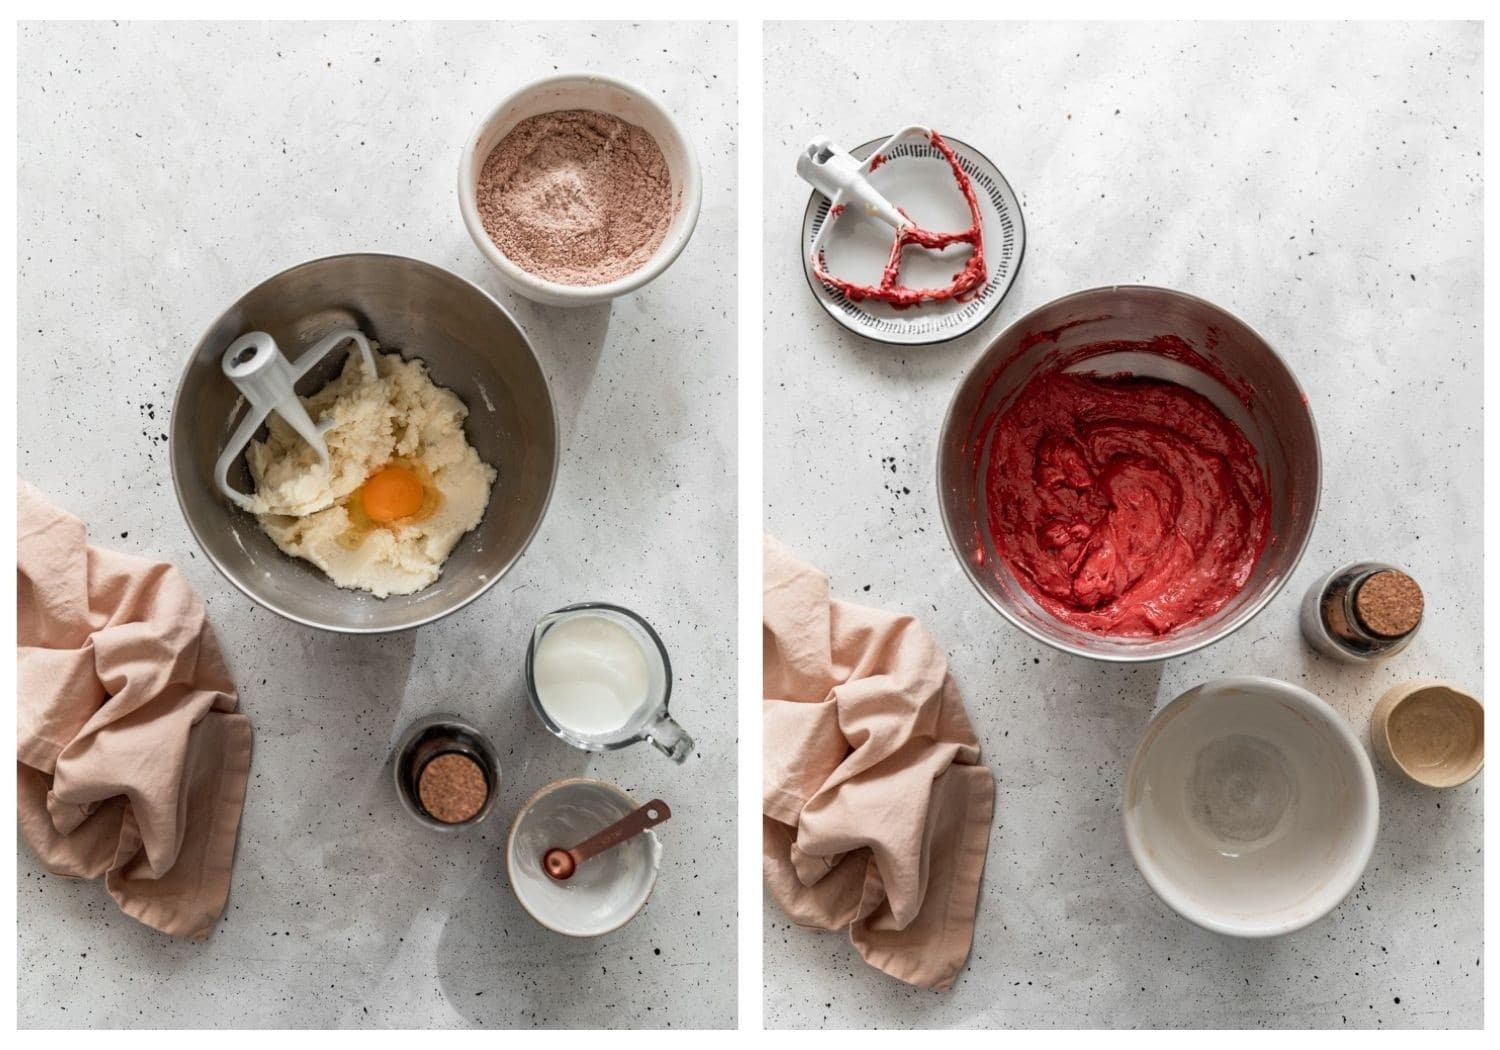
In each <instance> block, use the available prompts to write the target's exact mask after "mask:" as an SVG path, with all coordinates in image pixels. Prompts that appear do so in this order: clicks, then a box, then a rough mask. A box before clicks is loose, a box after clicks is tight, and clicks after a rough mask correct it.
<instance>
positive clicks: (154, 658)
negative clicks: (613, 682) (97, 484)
mask: <svg viewBox="0 0 1500 1050" xmlns="http://www.w3.org/2000/svg"><path fill="white" fill-rule="evenodd" d="M17 503H18V517H19V520H18V528H17V534H16V563H17V570H18V573H17V578H16V634H17V664H18V677H19V683H18V684H19V695H18V702H17V711H16V757H17V759H18V762H17V779H16V809H17V822H18V824H19V825H20V830H21V834H22V836H23V837H24V838H25V840H26V843H27V845H29V846H30V847H31V849H32V852H34V853H35V854H36V855H37V858H38V859H39V860H40V861H41V862H42V865H43V866H44V867H45V868H46V869H47V870H48V871H50V872H53V873H54V874H57V875H67V876H72V877H76V878H86V879H93V878H98V877H100V876H101V875H102V876H103V877H104V883H105V887H106V888H107V889H108V891H109V894H110V896H112V897H113V898H114V899H115V902H116V903H117V904H119V906H120V910H121V911H123V912H124V913H125V914H126V915H129V916H130V917H131V918H133V919H137V920H139V921H140V922H143V923H145V924H146V925H147V926H151V927H153V928H155V929H158V930H161V931H162V932H163V933H167V934H171V935H173V936H176V937H191V938H194V939H201V938H204V937H207V936H208V934H209V932H210V930H212V928H213V925H214V922H215V921H216V920H217V919H218V917H219V915H220V914H222V913H223V911H224V902H225V900H226V899H227V898H228V895H229V876H230V868H231V866H232V865H233V862H234V844H235V835H236V833H237V831H238V829H239V823H240V810H241V808H242V807H243V805H244V801H245V783H246V781H247V780H248V779H249V775H250V743H251V733H250V720H249V719H248V718H246V717H245V716H244V715H242V714H239V713H237V712H236V707H237V706H238V702H239V701H238V699H237V697H236V695H235V691H234V684H233V683H232V682H231V681H230V680H229V673H228V671H227V670H226V669H225V666H224V660H223V657H222V656H221V655H220V653H219V646H218V643H217V642H216V641H215V640H214V635H213V629H212V628H211V627H210V626H209V623H208V619H207V617H206V615H205V614H204V611H203V603H202V602H200V601H199V600H198V597H197V595H195V594H194V593H193V591H192V589H191V588H189V587H188V585H187V582H186V580H184V579H183V577H182V574H181V573H180V572H178V571H177V569H176V568H174V567H173V566H171V565H167V564H164V563H161V562H151V561H147V560H145V559H144V558H137V557H132V556H130V555H126V554H119V553H117V552H114V551H106V550H101V549H99V548H98V547H90V546H89V545H88V544H87V542H86V537H85V533H84V527H83V523H82V522H81V521H79V520H78V519H77V518H75V517H73V516H72V515H70V514H67V513H65V512H64V511H62V510H59V509H58V508H57V507H54V506H53V505H52V504H51V503H49V502H48V501H47V499H46V497H44V496H43V495H42V494H41V493H40V492H39V491H37V489H36V488H35V487H33V486H32V485H29V484H27V483H26V482H24V481H23V482H21V483H20V485H19V490H18V492H17Z"/></svg>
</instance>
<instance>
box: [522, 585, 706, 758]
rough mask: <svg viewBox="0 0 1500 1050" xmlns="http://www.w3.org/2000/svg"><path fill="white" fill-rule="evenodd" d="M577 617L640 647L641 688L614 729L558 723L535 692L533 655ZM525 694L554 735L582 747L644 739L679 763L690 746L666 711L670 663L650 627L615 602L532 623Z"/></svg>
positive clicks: (613, 747) (612, 747)
mask: <svg viewBox="0 0 1500 1050" xmlns="http://www.w3.org/2000/svg"><path fill="white" fill-rule="evenodd" d="M580 616H592V617H598V618H600V619H603V620H607V621H609V622H610V623H612V624H614V625H616V626H617V627H619V628H621V629H623V630H624V631H625V632H626V633H627V634H628V635H629V636H630V638H631V639H632V640H633V641H634V642H635V643H636V645H637V646H638V647H639V648H640V653H641V656H642V658H643V659H644V660H645V664H646V688H645V692H644V695H643V697H642V699H641V701H640V703H639V704H638V705H637V706H636V708H635V710H634V711H632V712H631V713H630V714H629V715H628V716H627V717H626V718H625V720H624V722H623V724H621V725H620V726H618V727H617V728H614V729H611V730H608V731H605V732H590V731H587V730H585V729H579V728H577V727H574V726H569V725H566V724H563V723H562V722H561V721H560V720H559V719H558V718H556V717H554V715H553V713H552V712H549V711H548V710H547V708H546V706H545V705H544V704H543V703H542V698H541V696H540V694H539V692H538V690H537V674H536V671H537V654H538V652H539V651H540V649H541V645H542V641H543V639H545V638H546V637H547V635H548V633H549V632H551V631H553V630H555V629H557V628H558V627H559V626H560V625H561V624H563V623H565V622H567V621H568V620H571V619H573V618H575V617H580ZM526 695H527V696H529V697H530V698H531V708H532V710H534V711H535V712H536V713H537V717H538V718H540V719H541V720H542V724H543V725H544V726H546V727H547V729H548V731H549V732H551V733H552V735H553V736H555V737H557V738H558V739H559V740H562V741H564V742H565V743H568V744H571V745H572V746H573V747H576V748H579V749H580V750H583V751H617V750H619V749H620V748H622V747H629V746H630V745H631V744H635V743H639V742H640V741H642V740H649V741H650V742H651V744H652V746H654V747H655V748H656V749H657V750H658V751H660V752H661V753H662V754H664V755H666V756H667V757H668V758H670V759H672V761H674V762H681V761H683V760H684V759H686V758H687V756H688V755H689V754H691V753H692V750H693V738H692V737H690V736H688V734H687V733H686V732H685V731H684V730H683V728H682V727H681V726H680V725H678V724H677V723H676V722H674V721H673V720H672V716H671V715H669V714H668V713H667V701H668V699H669V698H670V697H671V695H672V665H671V663H670V662H669V661H668V660H667V650H666V647H665V646H663V645H662V642H661V639H660V638H659V637H657V634H656V632H655V631H654V630H652V629H651V625H650V624H649V623H647V622H646V621H645V620H644V619H642V618H641V617H640V616H638V615H636V614H635V613H633V612H631V611H630V610H629V609H626V608H624V607H622V606H619V605H610V604H608V603H607V602H580V603H578V604H576V605H568V606H564V607H563V608H561V609H558V610H556V611H554V612H550V613H548V614H547V615H546V616H543V617H542V618H541V619H540V620H538V621H537V625H536V628H535V629H534V630H533V631H532V634H531V644H530V645H529V646H528V647H527V650H526Z"/></svg>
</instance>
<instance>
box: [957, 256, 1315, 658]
mask: <svg viewBox="0 0 1500 1050" xmlns="http://www.w3.org/2000/svg"><path fill="white" fill-rule="evenodd" d="M1162 335H1175V336H1177V337H1178V338H1180V339H1182V340H1183V341H1185V342H1186V343H1188V344H1189V345H1190V346H1191V347H1193V348H1194V349H1195V350H1196V351H1197V352H1198V353H1199V354H1200V355H1201V356H1203V357H1204V358H1206V359H1207V360H1208V361H1209V362H1210V363H1211V364H1213V365H1215V366H1217V367H1218V368H1219V369H1220V370H1222V372H1223V373H1224V376H1225V377H1226V379H1227V381H1228V384H1231V385H1233V386H1235V387H1237V388H1240V389H1241V390H1245V389H1248V391H1250V392H1251V397H1250V404H1249V406H1248V407H1247V406H1246V404H1245V403H1244V401H1243V400H1241V398H1240V397H1238V396H1236V394H1235V393H1234V391H1232V390H1231V389H1230V386H1229V385H1226V383H1225V382H1224V381H1221V380H1220V379H1216V378H1214V377H1212V376H1210V375H1209V374H1208V373H1207V372H1205V371H1202V370H1199V369H1197V368H1193V367H1192V366H1190V365H1186V364H1182V363H1180V362H1178V361H1174V360H1172V359H1170V358H1167V357H1164V356H1160V355H1156V354H1143V353H1112V354H1106V355H1101V356H1098V357H1091V358H1089V359H1088V360H1087V361H1085V362H1083V363H1081V364H1079V365H1076V366H1071V367H1072V368H1073V369H1074V370H1083V371H1089V372H1099V373H1104V374H1114V373H1120V372H1131V373H1134V374H1136V375H1143V376H1152V377H1154V378H1158V379H1165V380H1170V381H1171V382H1174V383H1180V384H1182V385H1183V386H1186V387H1189V388H1191V389H1193V390H1195V391H1197V392H1198V393H1200V394H1202V395H1203V396H1205V397H1207V398H1208V399H1209V400H1210V401H1212V402H1213V403H1214V404H1215V405H1216V406H1217V407H1218V408H1219V409H1220V410H1221V411H1223V412H1224V414H1225V415H1227V416H1228V417H1229V418H1230V419H1232V420H1233V421H1234V422H1235V423H1237V424H1238V425H1239V427H1240V428H1241V429H1242V430H1243V431H1244V432H1245V436H1246V437H1247V438H1249V439H1250V441H1251V442H1252V443H1253V444H1254V445H1255V447H1256V450H1257V451H1258V453H1259V455H1260V461H1261V465H1262V467H1263V468H1264V469H1265V472H1266V481H1267V485H1268V488H1269V491H1270V494H1271V529H1270V539H1269V540H1268V541H1267V543H1266V549H1265V551H1264V552H1263V553H1262V554H1261V556H1260V560H1259V561H1258V562H1257V563H1256V565H1255V568H1254V570H1253V571H1252V572H1251V575H1250V579H1249V580H1248V581H1247V582H1246V584H1245V586H1244V588H1243V589H1242V590H1241V591H1240V592H1239V594H1237V595H1236V596H1235V597H1234V598H1232V599H1231V600H1230V601H1229V602H1228V603H1226V604H1225V605H1224V607H1223V608H1221V609H1220V610H1219V611H1218V612H1217V613H1215V614H1214V615H1212V616H1210V617H1208V618H1206V619H1204V620H1200V621H1199V622H1198V623H1195V624H1190V625H1188V626H1185V627H1181V628H1179V629H1177V630H1176V631H1173V632H1172V633H1170V634H1167V635H1164V636H1162V637H1159V638H1111V637H1104V636H1102V635H1097V634H1094V633H1092V632H1090V631H1084V630H1081V629H1079V628H1076V627H1073V626H1071V625H1069V624H1065V623H1063V622H1062V621H1060V620H1058V619H1056V618H1055V617H1053V616H1052V615H1051V614H1050V613H1048V612H1046V611H1045V610H1044V609H1043V608H1042V607H1041V606H1040V605H1038V604H1037V602H1036V601H1035V600H1034V599H1033V598H1032V597H1031V595H1029V594H1028V593H1026V591H1025V590H1024V589H1023V588H1022V587H1021V586H1020V585H1019V583H1018V582H1017V581H1016V579H1015V576H1014V575H1013V574H1012V573H1011V571H1010V569H1009V567H1008V566H1007V565H1006V564H1005V561H1004V559H1003V558H1001V557H1000V555H999V553H998V552H997V551H996V549H995V543H994V539H993V538H992V537H991V535H990V531H989V522H988V517H987V515H986V513H985V502H984V498H983V497H984V483H985V476H986V473H987V471H988V467H989V449H988V447H987V444H986V442H987V439H988V437H989V431H990V424H991V422H992V421H993V419H994V418H995V415H996V413H997V412H998V411H999V410H1001V409H1003V408H1004V407H1005V406H1006V405H1008V404H1009V403H1010V402H1011V400H1012V399H1013V398H1014V396H1015V394H1016V393H1017V392H1018V391H1019V390H1020V389H1021V388H1022V387H1023V386H1024V385H1025V384H1026V382H1027V381H1028V380H1029V379H1030V378H1031V377H1032V376H1033V375H1034V374H1036V372H1037V371H1039V370H1041V369H1043V368H1044V367H1046V366H1047V365H1048V363H1049V362H1053V361H1055V360H1056V356H1055V355H1066V354H1068V353H1069V352H1071V351H1074V350H1077V349H1079V348H1081V347H1085V346H1091V345H1095V344H1099V343H1108V342H1115V341H1128V342H1142V343H1144V342H1148V341H1150V340H1152V339H1154V338H1156V337H1158V336H1162ZM937 473H938V501H939V503H940V505H941V508H942V514H943V526H944V528H946V529H947V532H948V542H949V544H950V545H951V546H952V548H953V553H954V554H955V555H956V556H957V557H958V560H959V563H960V564H961V565H963V567H964V571H965V572H966V573H967V574H968V576H969V579H970V580H971V581H973V584H974V586H975V587H977V588H978V589H979V593H980V594H982V595H984V597H985V599H986V600H987V601H988V602H989V603H990V604H991V605H993V606H994V607H995V609H996V610H998V611H999V612H1000V614H1001V615H1002V616H1004V617H1005V618H1006V619H1007V620H1009V621H1010V622H1011V623H1013V624H1015V625H1016V626H1017V627H1019V628H1021V630H1023V631H1025V632H1026V633H1027V634H1029V635H1031V636H1032V637H1034V638H1037V639H1039V640H1041V641H1043V642H1046V643H1047V644H1049V645H1053V646H1056V647H1057V648H1058V649H1061V650H1063V651H1064V652H1069V653H1074V654H1077V655H1079V656H1088V657H1092V658H1094V659H1098V660H1110V661H1117V662H1122V663H1136V662H1143V661H1148V660H1163V659H1166V658H1168V657H1172V656H1181V655H1182V654H1184V653H1189V652H1192V651H1193V650H1195V649H1199V648H1202V647H1203V646H1205V645H1210V644H1212V643H1213V642H1216V641H1218V640H1219V639H1220V638H1223V637H1225V636H1226V635H1228V634H1230V633H1231V632H1232V631H1234V630H1236V629H1238V628H1239V627H1241V626H1243V625H1244V624H1245V623H1246V622H1248V621H1249V620H1250V619H1251V617H1253V616H1254V615H1255V614H1256V613H1258V612H1260V610H1261V609H1263V608H1265V606H1266V605H1267V603H1269V602H1270V601H1271V599H1272V598H1274V597H1275V596H1276V592H1277V591H1279V590H1280V589H1281V586H1282V584H1284V583H1285V582H1286V581H1287V579H1288V578H1289V577H1290V576H1291V575H1292V571H1293V570H1294V569H1296V567H1297V562H1298V560H1300V559H1301V557H1302V552H1303V550H1304V549H1305V548H1306V546H1307V541H1308V538H1309V537H1310V536H1311V535H1312V530H1313V522H1314V520H1315V519H1316V518H1317V516H1318V496H1319V492H1320V490H1321V487H1322V467H1321V462H1320V457H1319V451H1318V431H1317V427H1316V426H1315V425H1314V423H1313V418H1312V411H1311V410H1310V409H1309V408H1308V404H1307V397H1306V396H1305V395H1304V394H1303V392H1302V388H1301V387H1300V386H1298V385H1297V380H1296V379H1295V378H1294V377H1293V376H1292V373H1291V370H1290V369H1288V368H1287V366H1286V363H1285V362H1284V361H1282V360H1281V358H1280V357H1279V356H1277V354H1276V351H1274V350H1273V349H1271V346H1270V344H1269V343H1267V342H1266V341H1265V340H1264V339H1262V338H1261V337H1260V336H1259V335H1257V334H1256V333H1255V332H1254V331H1253V330H1251V328H1250V327H1249V326H1248V325H1246V324H1245V323H1244V322H1243V321H1241V320H1239V318H1237V317H1235V316H1233V315H1232V314H1230V313H1228V312H1227V311H1225V310H1222V309H1220V308H1219V307H1217V306H1215V305H1213V304H1212V303H1209V302H1205V301H1204V300H1202V299H1198V298H1196V297H1194V296H1191V295H1186V294H1184V293H1182V292H1175V291H1171V290H1170V289H1166V288H1151V287H1144V286H1124V287H1120V286H1116V287H1112V288H1095V289H1092V290H1090V291H1086V292H1076V293H1074V294H1073V295H1068V296H1064V297H1063V298H1061V299H1057V300H1054V301H1053V302H1050V303H1048V304H1046V305H1045V306H1042V307H1039V308H1037V309H1036V310H1033V311H1032V312H1031V313H1029V314H1027V315H1026V316H1025V317H1023V318H1021V319H1020V320H1019V321H1017V322H1015V323H1014V324H1013V325H1011V326H1010V327H1009V328H1007V329H1006V330H1005V331H1004V332H1002V333H1001V334H1000V336H999V337H998V338H997V339H996V340H995V341H994V342H993V343H992V344H990V346H989V348H988V349H987V350H985V352H984V354H983V355H982V356H981V357H980V358H979V360H978V361H977V362H976V363H975V365H974V367H973V368H971V369H970V370H969V373H968V375H966V376H965V377H964V378H963V381H962V382H961V383H959V386H958V390H957V392H956V393H955V394H954V396H953V401H952V403H951V404H950V405H949V406H948V415H947V418H945V419H944V420H943V429H942V433H941V435H940V437H939V442H938V465H937Z"/></svg>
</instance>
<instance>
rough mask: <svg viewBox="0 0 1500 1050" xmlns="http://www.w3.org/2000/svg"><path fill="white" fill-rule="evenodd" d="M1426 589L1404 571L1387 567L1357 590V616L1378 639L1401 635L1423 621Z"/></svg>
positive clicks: (1355, 612) (1355, 610)
mask: <svg viewBox="0 0 1500 1050" xmlns="http://www.w3.org/2000/svg"><path fill="white" fill-rule="evenodd" d="M1422 605H1423V602H1422V588H1421V587H1418V586H1417V581H1416V580H1414V579H1412V578H1411V577H1410V576H1408V575H1406V573H1404V572H1397V571H1396V570H1395V569H1386V570H1384V571H1382V572H1377V573H1375V574H1374V575H1373V576H1370V577H1368V578H1367V579H1365V581H1364V582H1363V583H1361V584H1360V585H1359V589H1358V590H1356V591H1355V592H1354V615H1355V616H1356V617H1358V619H1359V623H1360V626H1361V627H1363V628H1364V629H1365V630H1367V631H1369V632H1370V633H1371V634H1373V635H1375V636H1376V637H1377V638H1400V637H1401V636H1402V635H1405V634H1410V633H1411V632H1412V631H1414V630H1416V629H1417V624H1419V623H1421V622H1422Z"/></svg>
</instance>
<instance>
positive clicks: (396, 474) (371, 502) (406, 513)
mask: <svg viewBox="0 0 1500 1050" xmlns="http://www.w3.org/2000/svg"><path fill="white" fill-rule="evenodd" d="M425 498H426V494H425V491H424V489H423V487H422V479H421V478H419V477H417V475H416V474H415V473H414V472H413V471H410V470H408V469H407V468H405V467H397V466H386V467H381V468H380V469H379V470H377V471H376V472H375V473H373V474H371V475H370V476H369V477H368V478H366V479H365V483H364V484H363V485H361V486H360V489H359V502H360V505H361V506H362V507H364V511H365V514H366V515H368V516H369V518H370V520H371V521H376V522H379V523H380V524H382V525H385V524H388V523H389V522H393V521H399V520H400V519H402V518H409V517H411V516H412V515H413V514H415V513H417V511H419V510H421V509H422V503H423V501H424V499H425Z"/></svg>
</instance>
